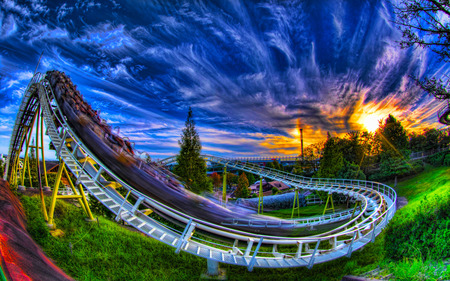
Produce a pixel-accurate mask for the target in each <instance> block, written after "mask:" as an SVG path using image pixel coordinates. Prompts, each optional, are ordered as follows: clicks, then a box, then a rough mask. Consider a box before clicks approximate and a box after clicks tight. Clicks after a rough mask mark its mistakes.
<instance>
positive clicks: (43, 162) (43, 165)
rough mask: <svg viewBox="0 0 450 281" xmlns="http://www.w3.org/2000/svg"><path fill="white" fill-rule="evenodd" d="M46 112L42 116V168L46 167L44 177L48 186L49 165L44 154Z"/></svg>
mask: <svg viewBox="0 0 450 281" xmlns="http://www.w3.org/2000/svg"><path fill="white" fill-rule="evenodd" d="M43 114H44V112H42V117H41V154H42V168H43V169H44V179H45V186H46V187H48V179H47V167H46V166H45V155H44V116H43Z"/></svg>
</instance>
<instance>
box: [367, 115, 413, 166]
mask: <svg viewBox="0 0 450 281" xmlns="http://www.w3.org/2000/svg"><path fill="white" fill-rule="evenodd" d="M375 137H376V138H377V139H378V140H379V142H380V143H381V157H382V158H383V157H384V158H408V157H409V150H408V147H409V142H408V136H407V134H406V130H405V128H403V126H402V124H401V122H400V121H397V119H396V118H395V117H394V116H392V115H390V114H389V116H388V117H387V118H386V119H385V120H384V123H382V124H380V127H379V128H378V129H377V131H376V134H375ZM382 161H383V159H382Z"/></svg>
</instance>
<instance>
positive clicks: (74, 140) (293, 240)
mask: <svg viewBox="0 0 450 281" xmlns="http://www.w3.org/2000/svg"><path fill="white" fill-rule="evenodd" d="M45 78H46V77H45V76H43V75H41V74H37V75H36V76H35V77H33V79H32V81H31V82H30V85H29V87H28V89H27V92H26V94H25V95H24V98H23V101H22V105H21V108H25V109H26V110H28V111H31V113H32V111H33V109H34V114H35V112H36V109H37V106H35V105H36V104H39V105H40V107H41V109H42V111H43V116H44V120H45V124H46V127H47V133H48V136H49V137H50V138H51V141H52V143H53V145H54V147H55V148H56V153H57V156H58V157H60V159H61V160H62V161H64V162H65V163H66V165H67V167H68V168H69V169H70V171H71V172H72V173H73V174H74V175H75V176H76V178H77V184H82V185H83V186H84V188H85V189H86V190H87V191H88V192H89V193H90V194H92V195H93V196H94V197H96V198H97V199H98V200H99V201H100V202H101V203H102V204H104V205H105V206H106V207H107V208H108V209H109V210H111V211H112V212H113V213H114V214H115V215H116V219H117V220H119V219H121V220H124V221H126V222H127V223H128V224H129V225H132V226H134V227H135V228H136V229H138V230H139V231H141V232H142V233H144V234H146V235H148V236H151V237H153V238H155V239H157V240H159V241H161V242H163V243H166V244H168V245H170V246H172V247H174V248H175V251H176V252H179V251H186V252H188V253H191V254H194V255H197V256H200V257H203V258H206V259H208V260H212V261H217V262H223V263H229V264H234V265H240V266H246V267H248V269H249V270H252V269H253V267H268V268H279V267H297V266H307V267H312V266H313V265H314V264H315V263H321V262H326V261H330V260H333V259H336V258H339V257H342V256H350V255H351V253H352V252H353V251H355V250H357V249H359V248H361V247H363V246H364V245H366V244H367V243H369V242H370V241H374V239H375V237H376V235H378V234H379V233H380V232H381V230H382V229H383V228H384V227H385V226H386V225H387V223H388V221H389V220H390V219H391V218H392V217H393V215H394V213H395V211H396V209H395V202H396V193H395V191H394V190H393V189H392V188H390V187H389V186H386V185H383V184H380V183H374V182H368V181H358V180H339V179H311V178H305V177H300V176H296V175H292V174H289V173H284V172H280V171H276V170H273V169H267V168H261V167H259V166H256V165H251V164H248V163H242V162H239V161H231V160H227V159H224V158H219V157H214V156H206V157H207V160H209V161H212V162H216V163H219V164H222V165H227V166H233V167H235V168H237V169H240V170H243V171H247V172H251V173H255V174H259V175H261V176H264V177H267V178H271V179H274V180H281V181H284V182H285V183H287V184H289V185H291V186H293V187H296V188H302V189H309V190H322V191H326V192H332V193H339V194H344V195H348V196H350V197H352V198H354V199H355V200H361V202H362V206H363V209H362V211H361V212H360V213H359V214H358V215H356V216H355V217H353V218H350V219H346V220H344V222H343V223H340V224H339V225H335V226H333V224H332V223H331V224H329V225H331V226H332V227H328V228H325V229H324V230H321V231H318V230H311V229H305V224H304V222H298V221H297V222H296V221H286V220H273V219H270V218H267V217H255V216H252V215H248V216H246V215H242V214H238V213H233V212H232V210H226V209H225V210H222V209H220V208H218V207H216V206H215V205H214V204H210V203H208V202H207V201H205V200H206V199H201V198H200V197H198V196H195V195H193V194H191V193H189V192H187V191H182V190H178V189H176V188H175V189H173V188H170V187H168V186H166V185H164V184H163V183H164V177H171V176H172V175H171V174H170V173H169V172H167V171H165V170H164V169H162V168H157V167H156V165H155V167H154V168H153V170H152V171H153V172H152V173H155V172H158V174H157V175H153V178H154V179H153V181H154V182H155V184H156V183H157V184H159V185H161V186H165V187H166V189H165V190H164V192H163V195H164V194H165V195H167V197H168V198H160V197H158V196H155V195H154V194H152V193H151V192H144V191H145V190H143V189H142V187H141V186H134V185H132V184H130V180H129V179H128V178H127V177H126V175H124V174H123V173H120V174H119V172H121V171H122V170H124V171H125V172H127V170H130V169H137V168H139V169H140V168H141V167H145V164H144V163H143V161H142V160H141V159H139V158H137V157H134V158H133V159H134V162H133V163H130V161H128V160H127V159H128V158H122V157H118V158H117V159H116V162H115V163H110V162H105V161H104V160H103V159H102V157H101V156H102V155H101V152H99V151H100V148H99V146H100V144H99V143H87V142H86V140H85V139H83V135H82V134H81V135H80V132H79V131H77V126H79V127H80V128H82V127H83V126H85V125H86V123H85V120H83V118H78V119H77V118H72V117H71V116H69V115H70V114H69V113H68V111H67V110H66V109H64V108H63V107H64V106H66V105H64V102H61V100H60V99H58V97H57V94H55V87H54V86H51V83H50V82H49V81H48V80H47V79H49V77H47V79H45ZM31 100H33V101H34V102H31ZM31 115H33V114H28V113H27V114H21V113H20V112H19V113H18V116H17V120H16V125H17V128H16V127H15V128H14V131H13V134H12V138H11V145H10V147H11V148H10V151H13V152H14V153H15V154H14V153H11V155H12V156H13V157H10V158H9V159H8V162H9V163H8V164H9V165H10V167H12V168H11V169H10V170H9V172H8V171H7V172H6V173H5V175H8V173H9V176H10V177H11V176H12V175H14V174H15V173H16V171H15V170H14V166H15V165H16V163H17V162H18V159H19V158H18V155H19V154H20V150H21V147H22V145H23V136H24V133H23V132H24V131H25V130H26V122H27V120H29V117H28V116H31ZM73 120H78V123H76V124H75V126H74V125H73V124H72V125H71V124H70V122H69V121H71V122H73ZM14 155H15V156H14ZM120 155H121V154H120ZM86 159H89V161H87V160H86ZM105 174H108V175H109V177H111V178H113V180H114V181H116V182H117V183H119V184H121V185H122V186H123V187H125V188H126V189H127V190H128V193H127V195H126V196H125V198H124V197H123V196H122V195H120V194H119V193H118V192H117V191H116V190H115V189H114V188H112V187H111V185H110V182H108V181H106V180H105V178H104V175H105ZM166 180H167V181H170V180H172V178H167V179H166ZM174 193H176V194H181V195H180V196H181V197H180V198H181V199H182V200H184V201H186V202H188V203H186V206H189V207H190V208H189V209H187V210H180V208H176V206H174V204H173V202H170V201H171V200H170V199H171V198H170V197H169V195H173V194H174ZM131 197H133V198H135V200H129V199H130V198H131ZM131 202H132V203H131ZM192 202H194V203H195V202H197V203H196V204H194V205H192ZM171 203H172V204H171ZM192 206H194V207H192ZM142 207H149V208H151V209H152V210H153V211H154V212H155V213H157V214H159V215H160V216H161V217H165V218H170V221H171V222H176V225H175V226H174V224H173V223H167V221H165V220H162V219H160V217H157V216H152V215H150V216H149V215H146V212H145V211H144V210H141V209H142ZM193 208H197V209H199V210H200V211H201V212H202V213H205V212H209V213H210V214H211V217H212V219H211V220H208V219H207V218H208V216H203V217H201V216H198V215H197V214H198V213H195V212H194V211H193V210H192V212H190V211H191V209H193ZM214 212H218V213H219V214H229V216H227V217H226V218H225V219H223V220H222V221H221V223H217V220H215V217H217V214H214ZM221 212H222V213H221ZM271 229H273V230H278V231H281V230H283V229H285V230H286V231H285V232H283V231H281V233H288V234H289V235H276V234H275V235H274V234H264V233H271V232H270V230H271ZM194 233H195V234H194ZM274 233H278V232H274ZM305 233H306V234H305ZM205 234H207V236H205ZM296 234H297V235H296Z"/></svg>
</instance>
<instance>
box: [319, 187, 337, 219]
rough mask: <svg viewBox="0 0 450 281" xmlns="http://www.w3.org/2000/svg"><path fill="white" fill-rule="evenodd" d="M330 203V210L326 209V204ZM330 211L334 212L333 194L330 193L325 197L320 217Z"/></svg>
mask: <svg viewBox="0 0 450 281" xmlns="http://www.w3.org/2000/svg"><path fill="white" fill-rule="evenodd" d="M329 202H330V204H331V208H328V203H329ZM330 210H333V213H334V212H335V210H334V204H333V194H332V193H331V192H330V193H328V196H327V203H325V208H324V209H323V214H322V216H324V215H325V213H326V212H327V211H330Z"/></svg>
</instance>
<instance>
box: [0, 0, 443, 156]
mask: <svg viewBox="0 0 450 281" xmlns="http://www.w3.org/2000/svg"><path fill="white" fill-rule="evenodd" d="M0 26H1V30H0V100H1V104H0V153H7V151H8V146H9V138H10V135H11V128H12V126H13V123H14V118H15V115H16V112H17V108H18V106H19V104H20V100H21V97H22V95H23V91H24V89H25V88H26V85H27V84H28V82H29V80H30V78H31V76H32V73H33V71H34V69H35V67H36V63H37V61H38V58H39V55H40V53H41V52H42V51H44V56H43V59H42V61H41V64H40V65H39V68H38V71H40V72H45V71H47V70H51V69H58V70H61V71H65V72H66V73H67V74H68V75H69V76H70V77H71V78H72V80H73V81H74V83H75V84H76V85H78V88H79V89H80V91H81V93H82V94H83V96H84V98H85V99H86V100H87V101H88V102H89V103H91V105H92V106H93V108H95V109H99V110H100V112H101V113H100V116H101V117H102V118H104V119H105V120H107V121H108V122H109V123H110V124H111V125H112V126H113V127H120V134H121V135H124V136H128V137H129V138H130V139H131V140H132V141H134V142H135V143H136V147H137V149H138V150H143V151H147V152H149V153H150V155H152V156H153V158H164V157H166V156H170V155H173V154H175V153H176V152H177V151H178V150H179V147H178V143H177V140H178V139H180V134H181V129H182V128H183V126H184V121H185V119H186V116H187V111H188V108H189V106H191V107H192V108H193V112H194V116H195V120H196V122H197V128H198V131H199V134H200V138H201V140H202V144H203V151H204V152H205V153H209V154H214V155H221V156H265V155H282V154H288V155H295V154H298V153H299V143H300V142H299V138H298V129H297V127H298V124H300V126H301V127H302V128H303V129H304V136H305V144H306V145H307V144H311V143H315V142H318V141H320V140H323V139H324V138H325V137H326V133H327V132H330V133H331V134H333V135H341V134H344V133H345V132H347V131H349V130H361V129H366V128H367V127H368V125H367V124H368V123H371V122H372V123H373V120H378V119H380V118H385V117H386V116H387V115H388V114H389V113H391V114H394V115H395V116H396V117H397V118H398V119H399V120H401V121H402V123H403V124H404V126H405V127H406V128H407V129H409V130H410V131H413V130H416V131H420V130H422V129H424V128H429V127H437V128H439V127H441V126H440V125H439V124H438V122H437V117H436V112H437V110H439V108H440V107H441V106H442V105H441V104H440V103H439V102H437V101H435V100H434V99H433V98H432V97H430V96H429V95H427V94H426V93H423V92H422V91H421V90H420V89H418V88H417V86H415V84H414V82H413V81H412V79H411V78H410V76H411V75H412V76H416V77H424V76H429V77H433V76H434V77H443V76H445V75H448V74H449V73H448V72H449V70H448V68H447V67H446V66H445V65H444V64H442V63H440V62H439V61H438V60H437V59H436V58H435V56H433V55H432V53H431V52H429V51H427V50H423V49H420V48H416V49H413V48H411V49H406V50H402V49H400V48H399V47H398V41H399V40H400V38H401V37H400V36H401V34H400V33H399V31H398V30H397V29H396V27H395V26H394V25H393V23H392V8H391V7H390V4H389V3H387V2H385V1H359V0H358V1H356V0H355V1H334V0H333V1H332V0H329V1H261V2H260V1H113V0H112V1H91V0H89V1H68V2H65V3H63V2H60V1H40V0H32V1H20V3H19V2H16V1H9V0H4V1H2V2H0Z"/></svg>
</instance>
